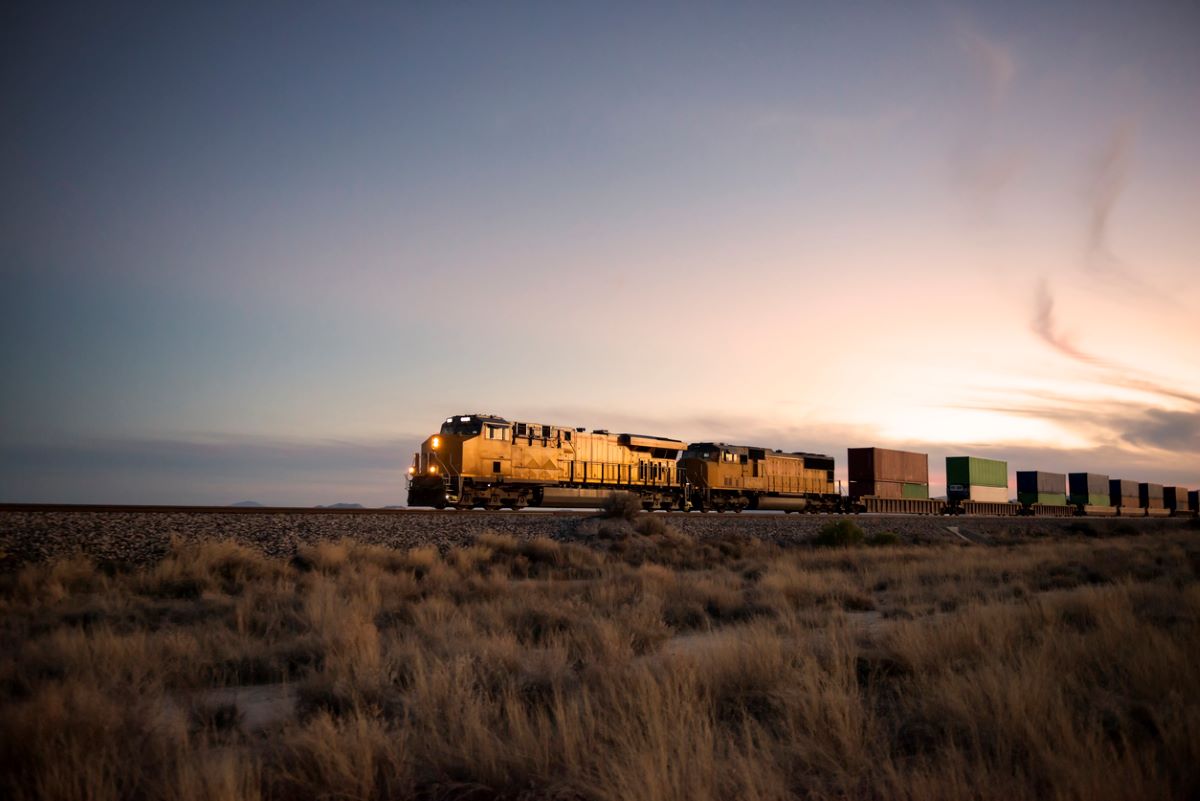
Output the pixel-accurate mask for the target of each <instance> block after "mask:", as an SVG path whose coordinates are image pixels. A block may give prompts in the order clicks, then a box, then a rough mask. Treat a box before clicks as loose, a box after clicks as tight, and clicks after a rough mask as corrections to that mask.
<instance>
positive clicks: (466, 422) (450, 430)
mask: <svg viewBox="0 0 1200 801" xmlns="http://www.w3.org/2000/svg"><path fill="white" fill-rule="evenodd" d="M482 426H483V421H482V420H480V419H479V418H478V417H475V416H474V415H463V416H461V417H447V418H446V422H444V423H442V432H441V433H443V434H457V435H458V436H460V437H467V436H472V435H474V434H478V433H479V431H480V429H481V427H482Z"/></svg>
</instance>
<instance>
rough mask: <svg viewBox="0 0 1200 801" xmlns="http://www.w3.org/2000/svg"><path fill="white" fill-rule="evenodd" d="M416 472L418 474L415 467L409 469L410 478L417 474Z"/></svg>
mask: <svg viewBox="0 0 1200 801" xmlns="http://www.w3.org/2000/svg"><path fill="white" fill-rule="evenodd" d="M415 472H417V468H415V467H410V468H408V474H409V475H410V476H411V475H412V474H413V473H415Z"/></svg>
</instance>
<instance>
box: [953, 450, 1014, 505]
mask: <svg viewBox="0 0 1200 801" xmlns="http://www.w3.org/2000/svg"><path fill="white" fill-rule="evenodd" d="M946 499H947V500H950V501H984V502H990V503H1008V462H1002V461H999V460H997V459H980V458H978V457H975V456H947V457H946Z"/></svg>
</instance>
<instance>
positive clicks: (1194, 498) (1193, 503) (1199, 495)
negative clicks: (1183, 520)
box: [1188, 490, 1200, 514]
mask: <svg viewBox="0 0 1200 801" xmlns="http://www.w3.org/2000/svg"><path fill="white" fill-rule="evenodd" d="M1188 508H1189V509H1191V510H1192V511H1193V512H1195V513H1196V514H1200V490H1192V491H1191V492H1189V493H1188Z"/></svg>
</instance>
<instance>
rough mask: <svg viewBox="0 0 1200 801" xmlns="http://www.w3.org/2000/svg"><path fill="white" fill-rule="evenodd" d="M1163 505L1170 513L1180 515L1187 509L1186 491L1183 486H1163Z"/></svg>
mask: <svg viewBox="0 0 1200 801" xmlns="http://www.w3.org/2000/svg"><path fill="white" fill-rule="evenodd" d="M1163 506H1165V507H1166V508H1168V509H1170V510H1171V513H1172V514H1177V515H1181V514H1183V513H1184V512H1186V511H1187V510H1188V491H1187V489H1186V488H1185V487H1163Z"/></svg>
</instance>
